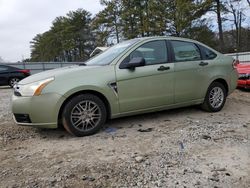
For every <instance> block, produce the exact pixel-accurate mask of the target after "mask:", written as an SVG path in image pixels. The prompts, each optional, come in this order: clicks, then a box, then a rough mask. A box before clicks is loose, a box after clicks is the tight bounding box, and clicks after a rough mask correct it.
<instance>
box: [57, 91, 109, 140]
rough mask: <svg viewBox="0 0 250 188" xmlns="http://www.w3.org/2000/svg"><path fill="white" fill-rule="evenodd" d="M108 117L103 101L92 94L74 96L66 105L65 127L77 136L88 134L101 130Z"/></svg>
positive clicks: (63, 118) (63, 116)
mask: <svg viewBox="0 0 250 188" xmlns="http://www.w3.org/2000/svg"><path fill="white" fill-rule="evenodd" d="M106 117H107V111H106V108H105V105H104V103H103V101H102V100H101V99H100V98H99V97H97V96H95V95H92V94H81V95H78V96H76V97H74V98H72V99H71V100H70V101H69V102H68V103H67V104H66V105H65V107H64V110H63V114H62V120H63V126H64V128H65V129H66V130H67V131H68V132H69V133H70V134H72V135H75V136H88V135H92V134H94V133H96V132H98V131H99V130H100V128H101V127H102V126H103V125H104V123H105V121H106Z"/></svg>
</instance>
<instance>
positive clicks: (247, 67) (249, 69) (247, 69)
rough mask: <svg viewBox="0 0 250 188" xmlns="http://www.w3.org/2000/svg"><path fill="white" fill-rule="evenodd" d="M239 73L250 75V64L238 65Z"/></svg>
mask: <svg viewBox="0 0 250 188" xmlns="http://www.w3.org/2000/svg"><path fill="white" fill-rule="evenodd" d="M237 71H238V73H240V74H249V73H250V63H240V64H238V66H237Z"/></svg>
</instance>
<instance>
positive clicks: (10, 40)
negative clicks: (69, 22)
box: [0, 0, 103, 62]
mask: <svg viewBox="0 0 250 188" xmlns="http://www.w3.org/2000/svg"><path fill="white" fill-rule="evenodd" d="M78 8H83V9H85V10H87V11H89V12H91V13H92V15H94V14H96V13H98V12H99V11H100V10H102V8H103V7H102V6H101V5H100V3H99V0H0V57H1V58H2V59H4V60H5V61H7V62H17V61H22V59H26V58H29V57H30V41H31V40H32V39H33V38H34V37H35V35H37V34H39V33H44V32H45V31H48V30H49V29H50V27H51V25H52V21H53V20H54V19H55V18H56V17H58V16H65V15H66V14H67V13H68V12H69V11H72V10H77V9H78Z"/></svg>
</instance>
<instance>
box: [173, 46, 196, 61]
mask: <svg viewBox="0 0 250 188" xmlns="http://www.w3.org/2000/svg"><path fill="white" fill-rule="evenodd" d="M171 44H172V47H173V51H174V60H175V62H181V61H197V60H201V54H200V50H199V48H198V47H197V46H196V45H195V44H194V43H191V42H184V41H171Z"/></svg>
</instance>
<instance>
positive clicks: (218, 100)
mask: <svg viewBox="0 0 250 188" xmlns="http://www.w3.org/2000/svg"><path fill="white" fill-rule="evenodd" d="M224 97H225V96H224V92H223V90H222V89H221V88H220V87H214V88H213V89H212V90H211V91H210V93H209V103H210V105H211V106H212V107H213V108H219V107H220V106H221V105H222V104H223V101H224Z"/></svg>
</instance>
